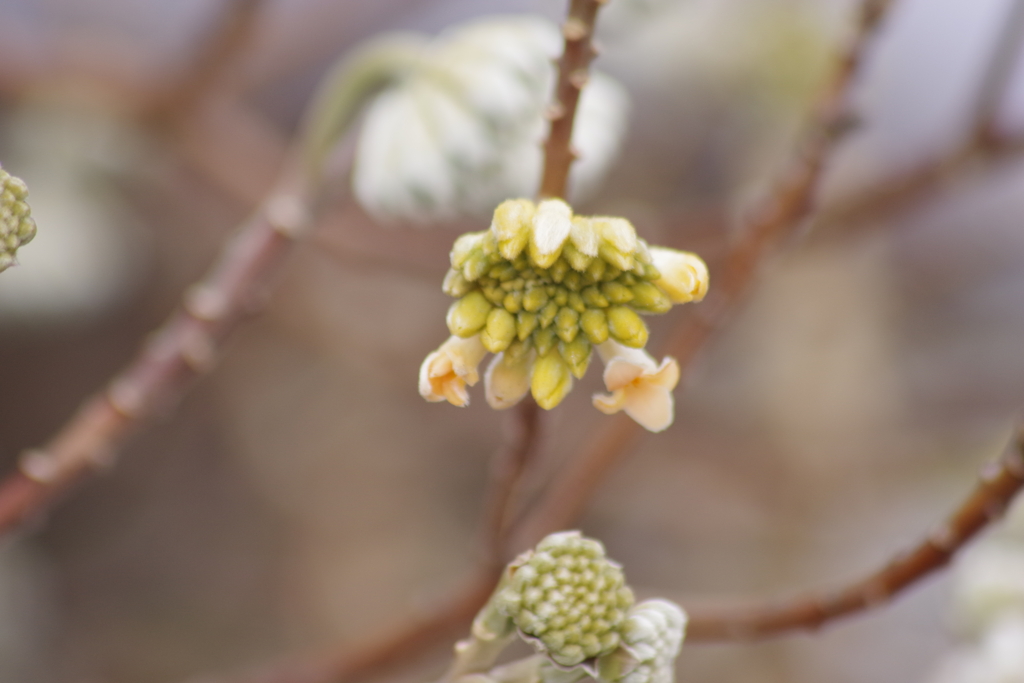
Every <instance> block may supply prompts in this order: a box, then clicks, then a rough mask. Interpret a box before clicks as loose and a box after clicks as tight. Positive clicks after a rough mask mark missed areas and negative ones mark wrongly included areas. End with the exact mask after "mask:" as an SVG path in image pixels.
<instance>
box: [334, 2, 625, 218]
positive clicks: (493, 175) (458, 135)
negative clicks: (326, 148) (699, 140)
mask: <svg viewBox="0 0 1024 683" xmlns="http://www.w3.org/2000/svg"><path fill="white" fill-rule="evenodd" d="M561 47H562V39H561V35H560V32H559V30H558V28H557V27H556V26H555V25H554V24H552V23H550V22H549V21H547V20H546V19H543V18H540V17H533V16H516V17H489V18H486V19H482V20H476V21H472V22H469V23H466V24H463V25H460V26H457V27H455V28H453V29H450V30H449V31H447V32H445V33H444V34H442V35H441V36H439V37H438V38H437V39H436V40H434V41H433V42H431V43H429V44H427V45H425V47H424V48H423V55H422V60H421V62H420V64H419V66H418V68H415V69H413V70H411V71H410V72H409V73H408V74H407V75H406V76H405V77H404V78H403V79H401V80H400V81H399V82H398V83H397V85H395V86H394V87H392V88H390V89H388V90H385V91H384V92H383V93H381V94H380V95H379V96H378V97H377V99H375V100H374V101H373V102H372V103H371V104H370V105H369V107H368V109H367V112H366V117H365V123H364V124H363V129H362V132H361V134H360V138H359V143H358V147H357V150H356V160H355V168H354V170H353V178H352V182H353V188H354V191H355V194H356V197H357V198H358V199H359V201H360V202H361V203H362V205H363V206H364V208H366V209H367V210H368V211H369V212H370V213H371V214H373V215H374V216H376V217H378V218H382V219H386V218H401V219H407V220H413V221H419V222H429V221H436V220H443V219H446V218H450V217H452V216H456V215H486V214H487V213H488V212H489V211H491V210H492V209H493V208H494V206H496V205H497V204H498V203H499V202H501V201H502V200H504V199H507V198H509V197H516V196H530V195H533V194H534V193H535V192H536V189H537V186H538V184H539V182H540V172H541V160H542V156H541V148H540V143H541V142H542V140H543V138H544V135H545V134H546V131H547V123H546V121H545V120H544V117H543V112H544V109H545V107H546V106H547V104H548V99H549V94H550V92H551V90H552V87H553V83H554V76H555V69H554V65H553V61H552V60H553V59H554V58H556V57H557V56H558V54H559V53H560V51H561ZM628 109H629V104H628V97H627V95H626V93H625V91H624V90H623V88H622V87H621V86H620V85H619V84H618V83H616V82H615V81H614V80H612V79H611V78H609V77H607V76H604V75H602V74H600V73H592V74H591V79H590V81H589V84H588V85H587V87H586V88H584V90H583V94H582V96H581V100H580V105H579V111H578V115H577V119H576V126H575V129H574V131H573V146H574V148H575V149H576V151H577V152H578V153H579V160H578V162H577V163H576V164H574V166H573V170H572V174H571V176H570V192H571V193H572V195H573V196H574V197H577V198H579V197H580V196H583V195H585V194H586V193H587V192H588V191H591V190H593V189H594V188H595V187H596V186H597V184H598V183H599V182H600V180H601V178H602V177H603V175H604V173H605V171H606V170H607V169H608V167H609V166H610V163H611V162H612V161H613V159H614V158H615V156H616V154H617V153H618V150H619V147H620V145H621V141H622V137H623V134H624V132H625V129H626V123H627V116H628Z"/></svg>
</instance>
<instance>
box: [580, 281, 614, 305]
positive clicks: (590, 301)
mask: <svg viewBox="0 0 1024 683" xmlns="http://www.w3.org/2000/svg"><path fill="white" fill-rule="evenodd" d="M580 295H581V296H582V297H583V302H584V303H585V304H586V305H587V306H590V307H591V308H607V307H608V303H609V302H608V297H606V296H605V295H604V294H602V293H601V290H600V289H598V288H597V287H594V286H590V287H587V288H586V289H584V290H583V291H582V292H580Z"/></svg>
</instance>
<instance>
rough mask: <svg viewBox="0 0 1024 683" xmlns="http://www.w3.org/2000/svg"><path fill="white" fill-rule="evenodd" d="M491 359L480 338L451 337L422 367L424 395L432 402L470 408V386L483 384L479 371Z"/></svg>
mask: <svg viewBox="0 0 1024 683" xmlns="http://www.w3.org/2000/svg"><path fill="white" fill-rule="evenodd" d="M486 355H487V349H485V348H484V345H483V343H482V342H481V341H480V337H479V336H476V337H470V338H469V339H463V338H461V337H457V336H454V335H453V336H451V337H449V338H448V341H446V342H445V343H444V344H442V345H441V347H440V348H439V349H438V350H437V351H434V352H433V353H431V354H430V355H428V356H427V357H426V359H425V360H424V361H423V365H421V366H420V378H419V379H420V381H419V389H420V395H421V396H423V398H425V399H427V400H428V401H431V402H437V401H448V402H449V403H451V404H452V405H455V406H465V405H468V404H469V392H467V391H466V385H469V386H473V385H474V384H476V383H477V382H478V381H479V380H480V375H479V372H478V371H477V367H478V366H479V365H480V361H482V360H483V359H484V356H486Z"/></svg>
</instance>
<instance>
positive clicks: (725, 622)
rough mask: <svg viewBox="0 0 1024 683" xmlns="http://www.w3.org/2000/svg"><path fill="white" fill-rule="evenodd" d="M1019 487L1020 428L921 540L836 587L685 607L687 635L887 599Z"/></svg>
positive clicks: (785, 625)
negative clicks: (779, 598)
mask: <svg viewBox="0 0 1024 683" xmlns="http://www.w3.org/2000/svg"><path fill="white" fill-rule="evenodd" d="M1022 487H1024V433H1021V432H1018V434H1017V437H1016V439H1015V442H1014V443H1013V444H1012V445H1011V447H1010V449H1009V450H1008V451H1007V453H1006V454H1005V455H1004V456H1003V458H1002V459H1000V460H999V461H997V462H994V463H992V464H991V465H990V466H989V467H987V468H985V469H984V470H983V471H982V473H981V477H980V480H979V482H978V484H977V486H976V487H975V488H974V490H973V491H972V492H971V494H970V495H969V496H968V497H967V499H966V500H965V501H964V502H963V503H962V504H961V505H960V507H958V508H957V510H956V511H955V512H954V513H953V514H952V515H951V516H950V517H949V518H948V519H947V520H946V521H945V523H943V524H941V525H940V526H939V527H937V528H936V529H935V530H934V531H933V532H932V533H931V534H930V535H929V536H928V537H927V538H926V539H925V540H924V541H922V542H921V543H920V544H919V545H918V546H917V547H915V548H914V549H913V550H911V551H910V552H908V553H905V554H902V555H899V556H898V557H896V559H894V560H892V561H891V562H890V563H889V564H887V565H886V566H885V567H883V568H882V569H880V570H878V571H876V572H873V573H872V574H870V575H868V576H867V577H866V578H863V579H860V580H858V581H856V582H854V583H852V584H850V585H848V586H846V587H844V588H841V589H839V590H836V591H832V592H828V593H822V594H811V595H805V596H799V597H796V598H793V599H791V600H787V601H783V602H776V603H767V604H755V605H751V606H748V607H743V608H730V609H722V610H706V611H695V610H691V611H690V623H689V625H688V626H687V636H686V637H687V640H688V641H690V642H693V641H721V640H742V639H752V638H763V637H767V636H776V635H780V634H783V633H786V632H789V631H795V630H804V629H806V630H813V629H817V628H819V627H821V626H822V625H823V624H825V623H826V622H829V621H833V620H835V619H838V618H840V617H844V616H848V615H850V614H853V613H856V612H860V611H863V610H867V609H870V608H873V607H878V606H880V605H884V604H886V603H888V602H889V601H890V600H892V599H893V598H895V597H896V596H897V595H899V594H900V593H901V592H902V591H904V590H905V589H907V588H909V587H910V586H912V585H914V584H916V583H917V582H919V581H921V580H922V579H924V578H925V577H927V576H929V575H930V574H932V573H934V572H935V571H937V570H939V569H941V568H942V567H944V566H945V565H946V564H947V563H948V562H949V561H950V559H951V558H952V557H953V556H954V555H955V554H956V552H957V551H958V550H960V548H962V547H963V546H964V545H965V544H966V543H967V542H968V541H970V540H971V539H972V538H974V536H976V535H977V534H978V532H980V531H981V530H982V529H984V528H985V527H986V526H987V525H988V524H989V523H990V522H992V521H993V520H995V519H998V518H999V517H1000V516H1001V515H1002V513H1003V512H1004V511H1005V510H1006V508H1007V506H1009V504H1010V502H1011V501H1012V500H1013V498H1014V496H1015V495H1017V493H1018V492H1019V491H1020V490H1021V488H1022Z"/></svg>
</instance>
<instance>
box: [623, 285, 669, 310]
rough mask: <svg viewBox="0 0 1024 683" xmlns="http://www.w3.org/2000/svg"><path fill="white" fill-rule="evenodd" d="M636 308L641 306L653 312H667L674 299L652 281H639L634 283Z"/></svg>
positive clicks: (633, 303)
mask: <svg viewBox="0 0 1024 683" xmlns="http://www.w3.org/2000/svg"><path fill="white" fill-rule="evenodd" d="M632 290H633V301H632V302H631V304H632V306H633V307H634V308H639V309H641V310H644V311H649V312H651V313H665V312H667V311H668V310H669V309H671V308H672V300H671V299H669V298H668V295H667V294H665V292H663V291H661V290H660V289H658V288H657V287H655V286H654V285H652V284H651V283H650V282H638V283H637V284H635V285H633V287H632Z"/></svg>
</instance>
